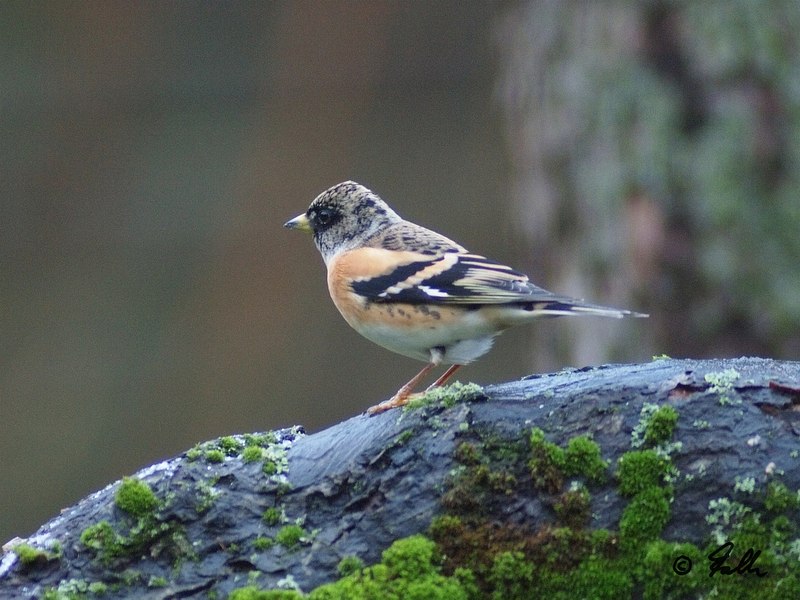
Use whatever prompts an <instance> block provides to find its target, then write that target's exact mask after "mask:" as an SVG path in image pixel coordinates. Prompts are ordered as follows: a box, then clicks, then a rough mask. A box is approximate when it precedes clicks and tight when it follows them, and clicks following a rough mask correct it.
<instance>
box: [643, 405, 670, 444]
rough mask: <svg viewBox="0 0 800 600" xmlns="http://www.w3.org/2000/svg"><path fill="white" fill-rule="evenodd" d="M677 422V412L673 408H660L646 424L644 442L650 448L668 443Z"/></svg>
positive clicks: (666, 406)
mask: <svg viewBox="0 0 800 600" xmlns="http://www.w3.org/2000/svg"><path fill="white" fill-rule="evenodd" d="M677 422H678V411H677V410H675V409H674V408H673V407H671V406H668V405H665V406H660V407H659V408H658V409H657V410H656V411H655V412H654V413H653V414H652V415H651V416H650V419H649V420H648V422H647V425H646V427H645V433H644V441H645V443H647V444H650V445H651V446H656V445H658V444H661V443H664V442H666V441H669V439H670V438H672V434H673V432H674V431H675V425H676V424H677Z"/></svg>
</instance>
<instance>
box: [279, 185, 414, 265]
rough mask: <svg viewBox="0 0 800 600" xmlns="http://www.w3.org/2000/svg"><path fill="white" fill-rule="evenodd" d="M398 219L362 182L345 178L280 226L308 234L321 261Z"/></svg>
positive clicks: (359, 242) (357, 244)
mask: <svg viewBox="0 0 800 600" xmlns="http://www.w3.org/2000/svg"><path fill="white" fill-rule="evenodd" d="M401 220H402V219H401V218H400V217H399V216H398V215H397V213H396V212H394V211H393V210H392V209H391V208H389V206H388V205H387V204H386V203H385V202H384V201H383V200H381V199H380V198H379V197H378V195H377V194H375V193H373V192H372V191H370V190H369V189H367V188H365V187H364V186H363V185H361V184H358V183H356V182H354V181H345V182H343V183H339V184H337V185H335V186H333V187H332V188H329V189H327V190H325V191H324V192H322V193H321V194H320V195H319V196H317V197H316V198H315V199H314V201H313V202H312V203H311V205H310V206H309V207H308V210H307V211H306V212H305V213H304V214H302V215H298V216H297V217H295V218H294V219H292V220H290V221H287V222H286V223H285V224H284V227H287V228H289V229H298V230H300V231H305V232H307V233H311V234H312V235H313V236H314V243H315V244H316V245H317V248H318V249H319V251H320V254H322V258H323V260H324V261H325V264H327V263H328V261H329V260H330V259H331V258H332V257H333V256H335V255H336V254H338V253H339V252H343V251H345V250H350V249H353V248H357V247H359V246H361V245H363V244H364V242H365V241H366V240H367V239H369V238H370V237H371V236H373V235H375V234H376V233H377V232H378V231H380V230H382V229H384V228H386V227H388V226H389V225H391V224H392V223H396V222H398V221H401Z"/></svg>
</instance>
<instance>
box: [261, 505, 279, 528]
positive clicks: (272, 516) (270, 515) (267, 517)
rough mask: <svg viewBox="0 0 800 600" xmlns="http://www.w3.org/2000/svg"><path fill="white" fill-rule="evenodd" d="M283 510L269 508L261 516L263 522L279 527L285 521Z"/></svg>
mask: <svg viewBox="0 0 800 600" xmlns="http://www.w3.org/2000/svg"><path fill="white" fill-rule="evenodd" d="M283 519H284V516H283V510H282V509H280V508H276V507H274V506H273V507H271V508H268V509H267V510H265V511H264V514H263V515H261V520H262V521H264V523H266V524H267V525H270V526H272V525H277V524H278V523H280V522H281V521H283Z"/></svg>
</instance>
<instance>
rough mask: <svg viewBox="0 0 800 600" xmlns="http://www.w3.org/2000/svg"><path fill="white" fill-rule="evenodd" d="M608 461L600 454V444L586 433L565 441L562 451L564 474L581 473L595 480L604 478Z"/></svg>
mask: <svg viewBox="0 0 800 600" xmlns="http://www.w3.org/2000/svg"><path fill="white" fill-rule="evenodd" d="M607 468H608V462H607V461H605V460H603V457H602V456H601V454H600V446H598V445H597V443H596V442H594V441H593V440H592V439H591V438H590V437H589V436H588V435H578V436H575V437H574V438H572V439H570V440H569V442H567V448H566V451H565V453H564V474H565V475H567V476H576V475H581V476H585V477H586V478H587V479H590V480H592V481H595V482H599V481H602V480H603V479H604V478H605V474H606V469H607Z"/></svg>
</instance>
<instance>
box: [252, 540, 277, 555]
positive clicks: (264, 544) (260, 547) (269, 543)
mask: <svg viewBox="0 0 800 600" xmlns="http://www.w3.org/2000/svg"><path fill="white" fill-rule="evenodd" d="M274 545H275V540H273V539H272V538H271V537H265V536H259V537H257V538H256V539H254V540H253V549H254V550H256V551H257V552H264V551H265V550H269V549H270V548H272V547H273V546H274Z"/></svg>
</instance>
